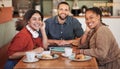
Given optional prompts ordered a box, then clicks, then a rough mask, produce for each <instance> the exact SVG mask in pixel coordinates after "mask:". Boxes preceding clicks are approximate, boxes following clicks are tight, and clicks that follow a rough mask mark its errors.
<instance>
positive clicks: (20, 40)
mask: <svg viewBox="0 0 120 69" xmlns="http://www.w3.org/2000/svg"><path fill="white" fill-rule="evenodd" d="M42 20H43V15H42V14H41V13H40V12H39V11H37V10H29V11H27V12H26V13H25V15H24V17H23V22H24V24H26V25H25V26H24V27H23V29H22V30H21V31H20V32H19V33H18V34H16V36H15V37H14V38H13V40H12V41H11V44H10V46H9V48H8V56H9V58H8V61H7V63H6V65H5V69H13V67H14V66H15V64H16V63H17V62H18V61H19V60H20V59H21V58H22V57H23V56H24V55H25V53H26V52H28V51H33V52H35V53H41V52H42V51H43V50H44V49H43V48H46V47H47V36H46V33H45V23H43V22H42ZM38 31H39V32H41V33H42V38H40V37H39V34H38Z"/></svg>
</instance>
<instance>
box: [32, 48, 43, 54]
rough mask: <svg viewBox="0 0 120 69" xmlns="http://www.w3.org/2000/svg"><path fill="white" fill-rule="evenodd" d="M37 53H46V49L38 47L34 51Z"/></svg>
mask: <svg viewBox="0 0 120 69" xmlns="http://www.w3.org/2000/svg"><path fill="white" fill-rule="evenodd" d="M33 51H34V52H35V53H41V52H43V51H44V49H43V48H42V47H38V48H36V49H34V50H33Z"/></svg>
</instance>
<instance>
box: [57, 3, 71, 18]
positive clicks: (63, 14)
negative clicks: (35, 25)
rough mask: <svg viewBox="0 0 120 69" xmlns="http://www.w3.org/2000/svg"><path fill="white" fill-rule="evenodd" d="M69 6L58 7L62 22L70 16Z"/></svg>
mask: <svg viewBox="0 0 120 69" xmlns="http://www.w3.org/2000/svg"><path fill="white" fill-rule="evenodd" d="M69 10H70V9H69V6H68V5H66V4H60V5H59V7H58V17H59V18H60V19H61V20H65V19H66V17H67V16H68V15H69Z"/></svg>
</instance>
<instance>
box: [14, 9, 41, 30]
mask: <svg viewBox="0 0 120 69" xmlns="http://www.w3.org/2000/svg"><path fill="white" fill-rule="evenodd" d="M34 13H38V14H40V16H41V20H42V21H43V14H42V13H41V12H40V11H38V10H28V11H27V12H26V13H25V15H24V16H23V19H18V20H17V21H16V25H15V26H16V30H17V31H20V30H21V29H22V28H23V27H24V26H26V25H27V23H28V21H29V20H30V18H31V17H32V15H33V14H34Z"/></svg>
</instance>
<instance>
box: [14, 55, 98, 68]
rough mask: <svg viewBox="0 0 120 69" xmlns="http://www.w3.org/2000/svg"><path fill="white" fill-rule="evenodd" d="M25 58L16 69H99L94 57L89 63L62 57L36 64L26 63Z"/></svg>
mask: <svg viewBox="0 0 120 69" xmlns="http://www.w3.org/2000/svg"><path fill="white" fill-rule="evenodd" d="M24 58H25V57H24ZM24 58H22V59H21V60H20V61H19V62H18V63H17V64H16V66H15V67H14V69H22V68H23V69H29V68H31V69H35V68H36V69H37V68H38V69H98V65H97V62H96V59H95V58H94V57H92V59H91V60H88V61H80V62H77V61H71V60H70V59H68V58H66V57H63V56H61V55H60V57H59V58H57V59H53V60H39V61H38V62H34V63H25V62H23V61H22V60H23V59H24Z"/></svg>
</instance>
